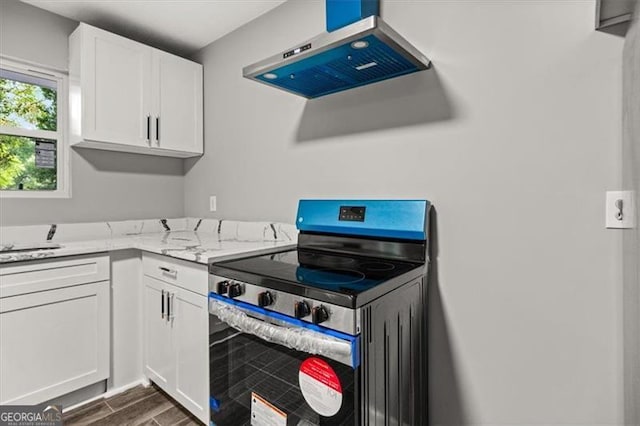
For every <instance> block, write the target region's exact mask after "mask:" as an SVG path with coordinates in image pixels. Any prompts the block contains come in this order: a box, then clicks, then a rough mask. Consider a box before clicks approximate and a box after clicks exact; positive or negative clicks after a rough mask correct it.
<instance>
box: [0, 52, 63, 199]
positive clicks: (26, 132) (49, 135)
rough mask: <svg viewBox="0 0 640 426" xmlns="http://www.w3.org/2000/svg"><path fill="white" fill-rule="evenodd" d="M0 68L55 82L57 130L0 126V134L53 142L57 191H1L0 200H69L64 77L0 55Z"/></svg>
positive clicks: (39, 66)
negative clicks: (54, 145)
mask: <svg viewBox="0 0 640 426" xmlns="http://www.w3.org/2000/svg"><path fill="white" fill-rule="evenodd" d="M0 68H2V69H6V70H9V71H14V72H18V73H21V74H26V75H30V76H33V77H38V78H43V79H47V80H51V81H55V82H56V86H57V96H56V103H57V105H56V113H57V126H56V129H57V130H56V131H55V132H54V131H52V130H39V129H34V130H30V129H21V128H17V127H10V126H2V125H0V134H4V135H10V136H23V137H29V138H42V139H52V140H55V141H56V171H57V176H56V184H57V188H56V189H55V190H52V191H41V190H40V191H38V190H32V191H30V190H22V191H21V190H8V189H1V190H0V198H71V179H70V176H71V164H70V161H69V156H70V152H69V143H68V141H67V137H66V136H67V121H68V120H67V114H68V107H67V106H68V101H67V96H68V89H67V88H68V84H69V82H68V80H69V78H68V75H67V74H66V73H64V72H61V71H59V70H55V69H51V68H47V67H45V66H42V65H38V64H34V63H31V62H26V61H21V60H17V59H15V58H8V57H6V56H2V55H0Z"/></svg>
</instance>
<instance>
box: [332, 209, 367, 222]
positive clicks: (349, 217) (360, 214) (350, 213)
mask: <svg viewBox="0 0 640 426" xmlns="http://www.w3.org/2000/svg"><path fill="white" fill-rule="evenodd" d="M366 210H367V208H366V207H365V206H355V207H354V206H340V216H339V217H338V220H344V221H348V222H364V213H365V211H366Z"/></svg>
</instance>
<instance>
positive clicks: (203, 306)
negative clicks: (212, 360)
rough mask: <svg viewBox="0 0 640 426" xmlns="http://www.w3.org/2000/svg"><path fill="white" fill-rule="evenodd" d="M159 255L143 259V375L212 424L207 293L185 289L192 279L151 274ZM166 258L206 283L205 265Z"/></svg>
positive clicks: (174, 267)
mask: <svg viewBox="0 0 640 426" xmlns="http://www.w3.org/2000/svg"><path fill="white" fill-rule="evenodd" d="M157 259H158V258H157V257H156V258H155V259H149V258H148V257H147V258H143V262H144V266H143V268H144V269H145V276H144V277H143V283H144V307H145V309H144V320H143V323H144V330H143V335H144V352H143V357H144V361H143V365H144V374H145V375H146V376H147V378H148V379H149V380H151V381H153V382H154V383H155V384H156V385H158V386H159V387H160V388H162V389H163V390H164V391H165V392H167V393H168V394H169V395H171V397H173V398H174V399H175V400H176V401H178V402H179V403H180V404H182V405H183V406H184V407H185V408H186V409H187V410H189V411H190V412H191V413H192V414H193V415H195V416H196V417H197V418H198V419H200V420H201V421H202V422H203V423H205V424H209V340H208V338H209V311H208V305H207V296H206V295H204V294H199V293H196V292H193V291H191V290H187V289H185V288H184V286H187V285H188V283H180V282H178V283H176V282H172V283H171V284H170V283H168V282H165V281H162V280H160V279H158V278H154V277H152V276H149V275H148V267H149V265H151V264H152V265H154V266H155V264H154V263H153V262H154V261H157ZM150 261H151V262H150ZM167 262H169V264H166V263H167ZM167 262H165V264H166V266H161V267H162V268H170V269H171V271H176V273H177V275H178V276H181V275H189V272H188V271H185V268H187V269H188V268H194V269H193V270H192V271H191V274H192V275H193V276H197V277H198V278H197V279H198V280H205V281H204V282H205V283H206V280H207V276H206V266H204V265H194V266H193V267H190V266H185V265H184V263H186V262H181V263H177V264H173V263H172V262H171V261H167ZM199 267H201V268H202V269H201V268H199ZM172 275H175V274H172ZM192 279H193V278H192Z"/></svg>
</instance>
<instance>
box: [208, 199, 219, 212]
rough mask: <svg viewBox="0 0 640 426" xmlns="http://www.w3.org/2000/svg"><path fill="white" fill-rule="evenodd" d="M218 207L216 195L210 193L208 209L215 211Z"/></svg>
mask: <svg viewBox="0 0 640 426" xmlns="http://www.w3.org/2000/svg"><path fill="white" fill-rule="evenodd" d="M217 208H218V201H217V200H216V196H215V195H212V196H210V197H209V211H212V212H215V211H216V209H217Z"/></svg>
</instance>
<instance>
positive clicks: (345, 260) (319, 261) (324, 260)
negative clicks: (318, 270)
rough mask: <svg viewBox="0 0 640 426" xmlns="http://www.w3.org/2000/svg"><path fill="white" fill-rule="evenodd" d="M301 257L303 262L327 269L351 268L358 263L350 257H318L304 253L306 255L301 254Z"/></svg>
mask: <svg viewBox="0 0 640 426" xmlns="http://www.w3.org/2000/svg"><path fill="white" fill-rule="evenodd" d="M300 257H301V260H302V261H303V262H306V263H310V264H314V265H317V266H321V267H325V268H342V267H345V266H351V265H353V264H354V263H355V261H356V260H355V259H352V258H350V257H338V256H327V255H318V254H315V253H304V255H302V254H301V255H300Z"/></svg>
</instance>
